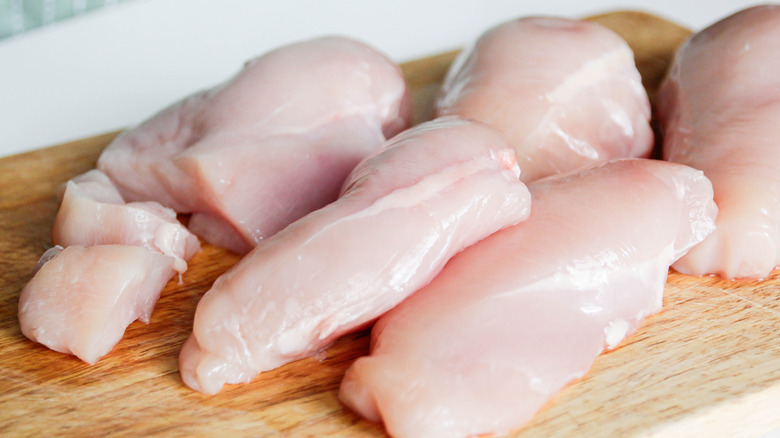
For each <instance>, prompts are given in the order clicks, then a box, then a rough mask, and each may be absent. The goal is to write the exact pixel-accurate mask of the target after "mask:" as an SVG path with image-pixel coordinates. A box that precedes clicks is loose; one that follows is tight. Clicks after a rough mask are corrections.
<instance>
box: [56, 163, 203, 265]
mask: <svg viewBox="0 0 780 438" xmlns="http://www.w3.org/2000/svg"><path fill="white" fill-rule="evenodd" d="M52 241H53V242H54V244H55V245H60V246H63V247H67V246H70V245H81V246H92V245H105V244H123V245H134V246H143V247H144V248H147V249H150V250H153V251H158V252H160V253H163V254H165V255H169V256H171V257H173V258H174V259H175V263H174V269H176V271H178V272H179V273H183V272H184V271H186V270H187V260H189V259H190V258H191V257H192V256H193V255H194V254H195V253H196V252H198V250H200V243H199V242H198V238H197V237H195V235H194V234H192V233H190V232H189V230H187V228H185V227H184V226H183V225H182V224H180V223H179V221H178V220H176V212H174V211H173V210H171V209H170V208H165V207H163V206H162V205H160V204H158V203H156V202H131V203H129V204H125V202H124V199H122V195H120V194H119V192H118V191H117V189H116V187H115V186H114V184H113V183H112V182H111V181H110V180H109V179H108V177H107V176H106V175H105V174H104V173H103V172H101V171H99V170H90V171H89V172H87V173H85V174H83V175H80V176H78V177H76V178H74V179H72V180H70V181H68V182H67V183H66V184H65V187H64V192H63V193H62V194H61V203H60V209H59V211H58V212H57V217H56V218H55V219H54V228H53V229H52Z"/></svg>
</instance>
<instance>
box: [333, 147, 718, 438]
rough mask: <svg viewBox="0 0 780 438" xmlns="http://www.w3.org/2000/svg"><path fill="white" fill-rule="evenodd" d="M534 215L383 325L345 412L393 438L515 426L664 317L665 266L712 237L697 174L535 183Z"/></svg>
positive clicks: (675, 171)
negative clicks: (653, 318) (607, 352)
mask: <svg viewBox="0 0 780 438" xmlns="http://www.w3.org/2000/svg"><path fill="white" fill-rule="evenodd" d="M528 187H529V190H530V191H531V196H532V212H531V215H530V217H529V218H528V219H527V220H526V221H524V222H521V223H520V224H518V225H515V226H513V227H509V228H506V229H504V230H501V231H499V232H497V233H495V234H493V235H492V236H490V237H488V238H486V239H484V240H482V241H480V242H478V243H476V244H475V245H472V246H471V247H469V248H467V249H465V250H464V251H463V252H461V253H460V254H458V255H456V256H455V257H453V258H452V259H451V260H450V261H449V263H447V265H446V266H445V267H444V269H443V270H442V272H441V273H440V274H439V275H438V276H437V277H436V278H435V279H434V280H433V281H432V282H431V283H430V284H429V285H427V286H426V287H424V288H423V289H421V290H420V291H418V292H417V293H415V294H414V295H412V296H411V297H410V298H408V299H407V300H406V301H404V302H403V303H401V304H400V305H398V306H397V307H395V308H394V309H393V310H391V311H390V312H388V313H387V314H385V315H384V316H382V317H381V318H380V319H379V321H378V322H377V323H376V325H375V326H374V328H373V331H372V333H371V354H370V356H367V357H364V358H360V359H358V360H357V361H356V362H354V364H353V365H352V366H351V367H350V368H349V370H348V371H347V373H346V376H345V378H344V381H343V383H342V385H341V392H340V395H339V397H340V399H341V400H342V401H343V402H344V403H345V404H346V405H347V406H349V407H350V408H352V409H353V410H355V411H357V412H358V413H359V414H361V415H362V416H363V417H365V418H367V419H368V420H371V421H382V422H384V425H385V427H386V429H387V431H388V432H389V434H390V435H392V436H394V437H420V436H424V437H466V436H478V435H482V434H500V433H506V432H509V431H510V430H512V429H515V428H518V427H520V426H522V425H523V424H524V423H525V422H527V421H528V420H529V419H530V418H531V417H532V416H533V415H534V414H535V413H536V412H537V411H538V410H539V409H540V408H541V407H542V406H543V405H544V404H545V403H546V402H547V401H549V400H550V399H551V398H552V397H553V396H554V395H555V393H556V392H558V391H559V390H560V389H561V388H563V386H564V385H566V384H567V383H569V382H571V381H572V380H574V379H576V378H579V377H581V376H582V375H584V374H585V373H586V372H587V371H588V369H589V368H590V366H591V364H592V363H593V361H594V360H595V358H596V356H598V355H599V354H600V353H601V352H602V351H603V350H604V348H605V347H606V348H613V347H615V346H616V345H617V344H618V343H619V342H620V341H621V340H622V339H623V338H624V337H625V336H626V335H628V334H630V333H632V332H633V331H634V330H635V329H636V328H637V326H638V325H639V324H641V322H642V321H643V320H644V318H645V317H646V316H648V315H650V314H652V313H654V312H657V311H658V310H659V309H660V308H661V299H662V295H663V290H664V284H665V281H666V277H667V273H668V269H669V265H670V264H671V263H672V262H673V261H675V260H676V259H677V258H679V257H680V256H681V255H682V254H684V253H685V252H686V251H687V250H688V249H689V248H690V247H691V246H693V245H694V244H696V243H698V242H700V241H701V240H702V239H703V238H704V237H705V236H706V235H707V234H709V233H710V232H711V231H712V230H713V228H714V218H715V215H716V212H717V209H716V207H715V204H714V203H713V201H712V187H711V185H710V182H709V181H708V180H707V178H706V177H704V176H703V175H702V173H701V172H700V171H697V170H694V169H691V168H689V167H686V166H682V165H679V164H672V163H666V162H662V161H651V160H641V159H634V160H619V161H613V162H609V163H607V164H600V165H597V166H595V167H592V168H589V169H587V170H584V171H582V172H581V173H576V174H569V175H562V176H554V177H549V178H545V179H543V180H539V181H537V182H535V183H532V184H530V185H529V186H528Z"/></svg>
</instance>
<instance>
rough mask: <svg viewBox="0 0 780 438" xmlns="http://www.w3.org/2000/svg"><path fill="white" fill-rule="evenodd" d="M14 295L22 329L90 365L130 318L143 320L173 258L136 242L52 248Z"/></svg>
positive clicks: (167, 276) (168, 275)
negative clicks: (133, 244)
mask: <svg viewBox="0 0 780 438" xmlns="http://www.w3.org/2000/svg"><path fill="white" fill-rule="evenodd" d="M41 262H42V263H39V266H38V267H37V268H36V269H37V271H36V273H35V276H34V277H33V278H32V280H30V282H29V283H27V285H26V286H25V287H24V289H22V293H21V296H20V297H19V323H20V324H21V327H22V333H24V335H25V336H27V337H28V338H30V339H32V340H33V341H35V342H40V343H41V344H43V345H45V346H47V347H49V348H51V349H52V350H54V351H59V352H61V353H68V354H73V355H75V356H77V357H78V358H79V359H81V360H83V361H84V362H87V363H90V364H93V363H95V362H97V361H98V359H100V358H101V357H103V356H104V355H106V354H107V353H108V352H109V351H111V349H112V348H113V347H114V346H115V345H116V344H117V343H118V342H119V340H120V339H122V335H123V334H124V332H125V329H126V328H127V326H128V325H130V323H132V322H133V321H135V320H136V319H139V320H141V321H142V322H145V323H148V322H149V317H150V315H151V313H152V310H153V309H154V305H155V303H156V302H157V299H158V297H159V296H160V291H162V290H163V288H164V287H165V284H166V283H167V282H168V280H169V279H170V278H171V276H173V275H174V269H173V266H174V263H175V259H174V258H173V257H170V256H167V255H164V254H160V253H159V252H157V251H153V250H149V249H146V248H142V247H139V246H129V245H97V246H90V247H83V246H78V245H73V246H69V247H67V248H65V249H62V247H59V246H57V247H54V248H52V249H50V250H49V251H47V252H46V253H45V254H44V255H43V257H41Z"/></svg>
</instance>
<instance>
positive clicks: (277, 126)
mask: <svg viewBox="0 0 780 438" xmlns="http://www.w3.org/2000/svg"><path fill="white" fill-rule="evenodd" d="M410 116H411V106H410V100H409V94H408V91H407V89H406V85H405V82H404V78H403V75H402V73H401V70H400V68H399V67H398V66H397V65H395V64H394V63H392V62H391V61H390V60H388V59H387V58H386V57H385V56H384V55H382V54H381V53H379V52H377V51H376V50H374V49H372V48H370V47H368V46H366V45H364V44H361V43H359V42H356V41H353V40H350V39H346V38H337V37H331V38H321V39H316V40H312V41H307V42H302V43H297V44H292V45H289V46H285V47H282V48H279V49H277V50H274V51H272V52H269V53H267V54H265V55H263V56H261V57H259V58H257V59H255V60H253V61H250V62H248V63H247V64H246V65H245V67H244V69H243V70H242V71H241V72H240V73H239V74H238V75H237V76H236V77H234V78H233V79H232V80H230V81H229V82H227V83H225V84H223V85H220V86H218V87H216V88H214V89H211V90H208V91H204V92H201V93H198V94H195V95H193V96H191V97H189V98H187V99H184V100H183V101H181V102H179V103H177V104H175V105H173V106H171V107H170V108H168V109H165V110H164V111H162V112H160V113H159V114H157V115H156V116H154V117H152V118H151V119H149V120H147V121H146V122H144V123H142V124H141V125H140V126H138V127H137V128H135V129H132V130H130V131H127V132H124V133H122V134H121V135H120V136H119V137H117V138H116V140H114V142H113V143H111V145H109V146H108V148H107V149H106V150H105V151H104V152H103V154H102V155H101V157H100V159H99V160H98V168H99V169H101V170H103V171H104V172H106V173H107V174H108V176H109V177H111V179H112V180H113V181H114V182H116V184H117V186H118V188H119V191H120V192H121V193H122V195H123V196H124V197H125V199H127V200H130V201H148V200H154V201H157V202H160V203H161V204H163V205H165V206H166V207H171V208H173V209H174V210H176V211H177V212H180V213H189V212H192V213H193V215H192V218H191V220H190V223H189V226H190V229H191V230H192V231H193V232H194V233H195V234H198V235H200V236H201V237H203V238H204V239H205V240H206V241H208V242H210V243H213V244H216V245H219V246H223V247H225V248H228V249H230V250H233V251H236V252H239V253H244V252H247V251H249V250H250V249H251V248H253V247H254V246H255V245H257V244H258V243H259V242H260V241H261V240H262V239H265V238H267V237H269V236H271V235H273V234H274V233H276V232H277V231H279V230H281V229H282V228H284V227H285V226H286V225H288V224H289V223H291V222H293V221H295V220H296V219H298V218H300V217H302V216H304V215H305V214H306V213H308V212H310V211H313V210H316V209H318V208H320V207H323V206H325V205H326V204H328V203H330V202H332V201H334V200H335V199H336V198H337V196H338V193H339V188H340V187H341V185H342V183H343V181H344V179H345V178H346V176H347V175H348V174H349V172H350V171H351V170H352V168H353V167H355V165H357V163H358V162H360V160H361V159H363V158H364V157H365V156H366V155H368V154H369V153H370V152H372V151H373V150H375V149H377V148H378V147H379V146H380V145H381V144H382V143H383V142H384V140H385V138H389V137H390V136H392V135H394V134H396V133H398V132H400V131H401V130H403V129H405V128H406V127H408V126H409V123H410Z"/></svg>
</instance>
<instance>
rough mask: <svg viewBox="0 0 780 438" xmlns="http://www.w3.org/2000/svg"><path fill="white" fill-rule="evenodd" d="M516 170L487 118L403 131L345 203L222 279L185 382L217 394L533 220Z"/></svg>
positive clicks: (192, 344) (211, 294)
mask: <svg viewBox="0 0 780 438" xmlns="http://www.w3.org/2000/svg"><path fill="white" fill-rule="evenodd" d="M517 172H518V168H517V163H516V161H515V155H514V151H513V150H512V149H511V148H510V147H509V146H508V145H507V144H506V142H505V141H504V139H503V138H502V137H501V135H500V134H499V133H498V132H496V131H494V130H493V129H490V128H488V127H486V126H484V125H482V124H480V123H476V122H468V121H464V120H460V119H457V118H452V117H449V118H444V119H439V120H436V121H433V122H428V123H425V124H422V125H419V126H417V127H415V128H413V129H411V130H409V131H406V132H405V133H403V134H400V135H399V136H396V137H395V138H393V139H392V140H391V141H390V142H389V143H388V144H387V145H386V146H385V147H384V148H382V149H381V150H380V151H379V153H377V154H375V155H373V156H371V157H369V158H367V159H366V160H364V161H363V162H362V163H361V164H360V165H358V166H357V168H355V170H354V171H353V172H352V174H351V175H350V177H349V178H348V179H347V181H346V183H345V191H344V193H343V194H342V196H341V197H340V198H339V200H338V201H336V202H335V203H333V204H330V205H328V206H327V207H325V208H322V209H320V210H318V211H316V212H314V213H311V214H309V215H307V216H305V217H304V218H303V219H301V220H299V221H297V222H295V223H293V224H292V225H290V226H289V227H287V228H286V229H284V230H283V231H281V232H280V233H278V234H277V235H275V236H274V237H272V238H270V239H269V240H267V241H266V242H264V243H263V244H262V245H260V246H258V247H257V248H255V249H254V250H253V251H252V252H251V253H249V254H248V255H247V256H246V257H244V259H243V260H241V262H239V264H238V265H236V266H235V267H233V268H232V269H231V270H229V271H228V272H227V273H225V274H224V275H222V276H221V277H220V278H219V279H217V281H216V282H215V283H214V286H213V287H212V289H211V290H209V291H208V292H207V293H206V295H204V297H203V298H202V299H201V301H200V303H198V308H197V311H196V313H195V321H194V327H193V333H192V335H191V336H190V338H189V340H188V341H187V342H186V343H185V345H184V348H183V349H182V352H181V355H180V358H179V364H180V366H179V368H180V370H181V374H182V378H183V380H184V382H185V383H186V384H187V385H189V386H190V387H192V388H193V389H196V390H198V391H201V392H205V393H216V392H217V391H219V390H220V389H221V388H222V386H223V385H224V384H225V383H241V382H248V381H250V380H251V379H252V378H254V377H255V376H256V375H257V374H258V373H260V372H262V371H265V370H270V369H272V368H276V367H278V366H280V365H282V364H285V363H287V362H291V361H294V360H297V359H301V358H304V357H307V356H311V355H314V354H316V353H318V352H320V351H322V350H323V349H325V348H326V347H328V346H329V345H330V344H331V343H332V342H333V341H334V340H335V339H336V338H337V337H339V336H341V335H343V334H345V333H347V332H349V331H353V330H357V329H359V328H361V327H364V326H365V325H366V324H368V323H370V322H372V321H373V320H374V319H375V318H377V317H378V316H379V315H381V314H382V313H384V312H386V311H387V310H389V309H390V308H392V307H393V306H395V305H396V304H398V303H399V302H401V301H402V300H403V299H404V298H406V297H407V296H409V295H410V294H412V293H413V292H415V291H416V290H417V289H419V288H420V287H422V286H424V285H425V284H426V283H428V282H429V281H430V280H431V279H432V278H433V277H434V276H435V275H436V274H437V273H438V272H439V270H440V269H441V268H442V267H443V266H444V264H445V263H446V261H447V260H448V259H449V258H450V257H452V256H453V255H454V254H455V253H457V252H458V251H460V250H461V249H463V248H464V247H466V246H468V245H471V244H473V243H474V242H476V241H478V240H479V239H482V238H484V237H486V236H488V235H490V234H491V233H493V232H495V231H497V230H499V229H501V228H504V227H506V226H509V225H512V224H515V223H518V222H520V221H522V220H523V219H525V218H526V217H527V216H528V214H529V207H530V199H529V194H528V190H527V188H526V187H525V185H524V184H523V183H522V182H520V181H519V180H518V178H517V177H518V173H517Z"/></svg>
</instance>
